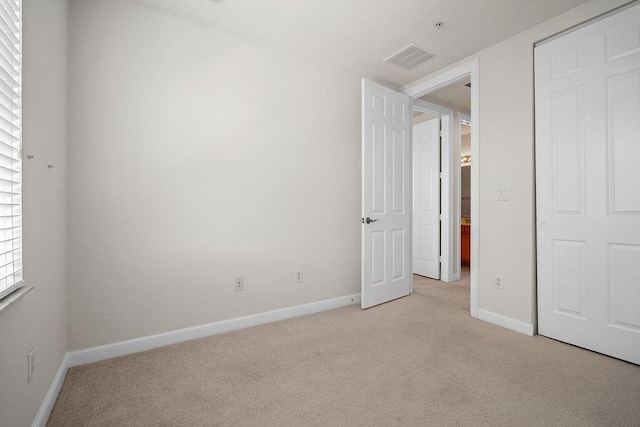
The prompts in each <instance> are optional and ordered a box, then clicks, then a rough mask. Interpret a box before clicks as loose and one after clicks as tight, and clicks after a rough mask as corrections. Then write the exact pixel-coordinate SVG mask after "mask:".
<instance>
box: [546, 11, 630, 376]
mask: <svg viewBox="0 0 640 427" xmlns="http://www.w3.org/2000/svg"><path fill="white" fill-rule="evenodd" d="M639 34H640V6H635V7H632V8H629V9H626V10H624V11H622V12H620V13H617V14H615V15H612V16H609V17H607V18H604V19H602V20H600V21H597V22H595V23H592V24H590V25H588V26H586V27H583V28H581V29H579V30H576V31H574V32H571V33H569V34H566V35H564V36H562V37H560V38H558V39H555V40H552V41H550V42H547V43H545V44H543V45H541V46H539V47H537V48H536V49H535V62H536V72H535V76H536V77H535V80H536V81H535V87H536V192H537V221H538V224H537V235H538V236H537V237H538V240H537V242H538V330H539V333H540V334H542V335H546V336H549V337H552V338H555V339H558V340H561V341H565V342H568V343H571V344H575V345H578V346H580V347H585V348H588V349H591V350H595V351H597V352H600V353H604V354H608V355H611V356H614V357H618V358H620V359H624V360H627V361H630V362H633V363H637V364H640V189H639V187H638V185H639V184H640V166H639V165H638V159H640V37H639Z"/></svg>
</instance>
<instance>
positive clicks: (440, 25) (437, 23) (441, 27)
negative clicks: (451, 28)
mask: <svg viewBox="0 0 640 427" xmlns="http://www.w3.org/2000/svg"><path fill="white" fill-rule="evenodd" d="M433 26H434V27H436V28H437V29H439V30H441V29H443V28H444V22H443V21H438V22H436V23H435V24H433Z"/></svg>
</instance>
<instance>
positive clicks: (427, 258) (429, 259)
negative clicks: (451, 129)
mask: <svg viewBox="0 0 640 427" xmlns="http://www.w3.org/2000/svg"><path fill="white" fill-rule="evenodd" d="M413 272H414V273H415V274H419V275H421V276H425V277H430V278H432V279H438V280H439V279H440V118H435V119H432V120H429V121H426V122H422V123H418V124H417V125H415V126H414V127H413Z"/></svg>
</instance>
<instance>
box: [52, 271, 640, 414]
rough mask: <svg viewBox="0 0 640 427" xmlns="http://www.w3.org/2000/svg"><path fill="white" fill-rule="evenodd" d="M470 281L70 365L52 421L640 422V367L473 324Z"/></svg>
mask: <svg viewBox="0 0 640 427" xmlns="http://www.w3.org/2000/svg"><path fill="white" fill-rule="evenodd" d="M467 279H468V277H467ZM468 286H469V285H468V280H466V281H464V282H459V283H457V284H444V283H440V282H435V281H430V280H428V279H424V278H417V279H416V285H415V290H416V292H415V293H413V294H412V295H410V296H408V297H406V298H402V299H399V300H396V301H393V302H391V303H387V304H384V305H381V306H378V307H375V308H372V309H369V310H365V311H363V310H360V308H359V307H358V306H355V305H353V306H349V307H344V308H339V309H336V310H332V311H327V312H323V313H318V314H314V315H310V316H305V317H301V318H296V319H290V320H286V321H281V322H277V323H272V324H268V325H262V326H257V327H253V328H249V329H244V330H241V331H235V332H230V333H226V334H222V335H218V336H214V337H210V338H204V339H199V340H195V341H190V342H186V343H182V344H177V345H173V346H170V347H164V348H161V349H156V350H152V351H148V352H144V353H138V354H134V355H130V356H125V357H120V358H117V359H111V360H106V361H102V362H98V363H94V364H91V365H86V366H81V367H77V368H72V369H70V370H69V372H68V374H67V378H66V380H65V382H64V385H63V387H62V391H61V392H60V395H59V398H58V401H57V403H56V406H55V408H54V410H53V413H52V416H51V418H50V420H49V424H48V425H49V426H327V425H331V426H346V425H360V426H392V425H408V426H427V425H433V426H449V425H451V426H453V425H492V426H534V425H536V426H560V425H563V426H640V367H639V366H636V365H632V364H629V363H626V362H622V361H620V360H616V359H613V358H609V357H606V356H603V355H600V354H596V353H592V352H589V351H586V350H582V349H579V348H577V347H573V346H570V345H566V344H563V343H560V342H557V341H554V340H551V339H548V338H544V337H540V336H537V337H534V338H531V337H526V336H524V335H520V334H518V333H515V332H511V331H509V330H506V329H503V328H500V327H497V326H494V325H491V324H488V323H485V322H482V321H479V320H474V319H472V318H470V317H469V315H468V311H469V288H468Z"/></svg>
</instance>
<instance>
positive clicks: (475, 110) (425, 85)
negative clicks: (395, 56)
mask: <svg viewBox="0 0 640 427" xmlns="http://www.w3.org/2000/svg"><path fill="white" fill-rule="evenodd" d="M479 74H480V62H479V60H478V58H475V59H472V60H471V61H469V62H465V63H464V64H461V65H458V66H457V67H454V68H452V69H450V70H447V71H444V72H443V73H441V74H439V75H437V76H434V77H431V78H428V79H426V80H424V81H420V82H418V83H414V84H410V85H407V86H405V87H403V88H402V89H401V91H402V93H404V94H405V95H407V96H409V97H410V98H411V99H412V100H414V99H416V98H419V97H421V96H424V95H426V94H428V93H430V92H434V91H436V90H438V89H441V88H443V87H446V86H449V85H450V84H452V83H455V82H458V81H460V80H462V79H464V78H465V77H467V76H471V122H472V126H471V158H472V159H473V160H472V162H471V224H479V223H480V209H479V207H478V205H479V203H480V126H479V123H480V76H479ZM450 161H451V162H453V159H450ZM458 161H459V159H458ZM474 201H475V203H474ZM452 213H453V212H452ZM450 225H451V227H457V228H458V229H459V228H460V215H458V217H457V218H453V219H452V220H451V224H450ZM451 233H452V234H454V232H453V231H451ZM479 243H480V242H479V239H478V226H477V225H476V226H475V227H471V286H470V298H471V301H470V308H469V312H470V314H471V317H476V318H477V317H478V300H479V288H480V286H479V274H478V270H479V263H478V254H479V253H480V244H479Z"/></svg>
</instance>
